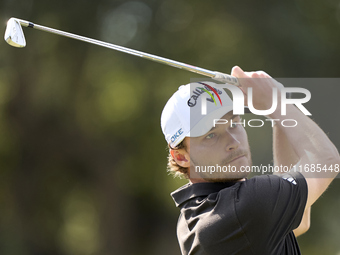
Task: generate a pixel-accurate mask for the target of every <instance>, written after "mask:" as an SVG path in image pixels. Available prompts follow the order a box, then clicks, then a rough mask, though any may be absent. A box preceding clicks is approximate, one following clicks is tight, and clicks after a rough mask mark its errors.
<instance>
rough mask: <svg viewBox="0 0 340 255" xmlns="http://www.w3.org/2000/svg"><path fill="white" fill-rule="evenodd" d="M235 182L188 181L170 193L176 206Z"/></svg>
mask: <svg viewBox="0 0 340 255" xmlns="http://www.w3.org/2000/svg"><path fill="white" fill-rule="evenodd" d="M235 183H237V182H202V183H195V184H191V183H188V184H186V185H184V186H182V187H180V188H179V189H177V190H175V191H174V192H172V193H171V197H172V199H173V200H174V202H175V204H176V206H177V207H179V206H180V205H181V204H183V203H184V202H186V201H188V200H190V199H192V198H194V197H200V196H208V195H209V194H211V193H216V192H219V191H220V190H221V189H224V188H227V187H231V186H233V185H234V184H235Z"/></svg>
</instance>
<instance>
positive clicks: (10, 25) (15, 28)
mask: <svg viewBox="0 0 340 255" xmlns="http://www.w3.org/2000/svg"><path fill="white" fill-rule="evenodd" d="M21 26H24V27H30V28H34V29H38V30H41V31H45V32H49V33H53V34H57V35H61V36H65V37H69V38H72V39H76V40H80V41H83V42H88V43H92V44H95V45H99V46H102V47H106V48H109V49H113V50H117V51H121V52H125V53H128V54H131V55H135V56H138V57H142V58H146V59H149V60H152V61H155V62H158V63H162V64H165V65H169V66H173V67H177V68H180V69H184V70H187V71H190V72H194V73H198V74H201V75H204V76H208V77H210V78H212V79H214V80H217V81H220V82H223V83H228V84H232V85H235V86H239V82H238V79H237V78H236V77H233V76H231V75H228V74H224V73H220V72H215V71H210V70H207V69H203V68H200V67H196V66H192V65H188V64H185V63H181V62H178V61H174V60H171V59H167V58H163V57H159V56H156V55H152V54H149V53H144V52H141V51H137V50H133V49H129V48H125V47H122V46H118V45H115V44H111V43H106V42H103V41H99V40H95V39H91V38H88V37H84V36H80V35H76V34H71V33H68V32H64V31H61V30H57V29H53V28H49V27H45V26H41V25H38V24H34V23H32V22H29V21H26V20H22V19H17V18H10V19H9V20H8V22H7V27H6V32H5V37H4V38H5V41H6V42H7V43H8V44H10V45H12V46H14V47H18V48H22V47H25V46H26V40H25V36H24V32H23V30H22V27H21Z"/></svg>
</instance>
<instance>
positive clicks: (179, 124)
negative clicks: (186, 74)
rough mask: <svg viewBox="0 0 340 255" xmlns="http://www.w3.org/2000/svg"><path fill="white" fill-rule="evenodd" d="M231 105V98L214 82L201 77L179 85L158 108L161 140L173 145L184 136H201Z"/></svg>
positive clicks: (230, 108) (229, 109) (231, 107)
mask: <svg viewBox="0 0 340 255" xmlns="http://www.w3.org/2000/svg"><path fill="white" fill-rule="evenodd" d="M202 99H203V100H206V101H202ZM232 109H233V101H232V100H231V98H230V97H229V95H228V94H227V93H226V92H225V90H224V89H223V88H221V87H219V85H218V84H216V83H213V82H206V81H204V82H195V83H190V84H187V85H182V86H180V87H179V88H178V90H177V91H176V92H175V93H174V94H173V95H172V97H171V98H170V99H169V100H168V102H167V103H166V105H165V107H164V109H163V112H162V116H161V127H162V131H163V134H164V136H165V140H166V141H167V142H168V144H169V145H170V146H171V147H172V148H174V147H176V146H177V145H178V144H179V143H180V142H181V141H183V139H184V138H185V137H198V136H202V135H204V134H206V133H207V132H209V130H210V129H211V128H212V127H213V121H214V119H220V118H221V117H223V116H224V115H225V114H226V113H228V112H230V111H231V110H232Z"/></svg>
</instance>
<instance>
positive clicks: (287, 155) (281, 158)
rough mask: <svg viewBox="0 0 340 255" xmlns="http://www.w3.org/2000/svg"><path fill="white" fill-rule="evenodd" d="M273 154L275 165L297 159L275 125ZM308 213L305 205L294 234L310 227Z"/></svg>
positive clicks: (301, 232)
mask: <svg viewBox="0 0 340 255" xmlns="http://www.w3.org/2000/svg"><path fill="white" fill-rule="evenodd" d="M273 154H274V155H273V156H274V157H273V158H274V165H275V166H280V165H283V166H291V165H295V164H296V163H297V162H298V161H299V158H298V156H297V155H296V153H295V151H294V149H293V147H292V145H291V144H290V143H289V141H288V139H287V137H286V135H285V134H284V132H282V130H281V129H280V128H278V127H277V125H275V126H274V127H273ZM310 213H311V207H308V208H307V207H306V209H305V212H304V214H303V217H302V220H301V223H300V225H299V227H297V228H296V229H294V231H293V232H294V234H295V236H299V235H302V234H304V233H305V232H307V231H308V229H309V228H310Z"/></svg>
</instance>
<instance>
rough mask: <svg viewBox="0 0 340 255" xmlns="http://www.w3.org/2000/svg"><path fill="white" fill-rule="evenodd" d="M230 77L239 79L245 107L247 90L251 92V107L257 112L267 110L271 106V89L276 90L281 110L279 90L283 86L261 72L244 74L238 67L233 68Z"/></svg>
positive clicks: (278, 107)
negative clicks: (249, 89) (250, 89)
mask: <svg viewBox="0 0 340 255" xmlns="http://www.w3.org/2000/svg"><path fill="white" fill-rule="evenodd" d="M231 75H232V76H235V77H237V78H238V79H239V82H240V84H241V86H240V89H241V90H242V91H243V93H244V95H245V97H244V98H245V102H244V103H245V105H248V88H252V90H253V96H252V98H253V106H254V108H255V109H257V110H268V109H270V108H271V106H272V100H273V88H277V96H278V105H277V110H279V109H280V108H281V90H280V89H281V88H283V85H282V84H281V83H279V82H277V81H276V80H275V79H273V78H272V77H271V76H269V75H268V74H267V73H265V72H263V71H256V72H244V71H243V70H242V69H241V68H240V67H238V66H234V67H233V69H232V70H231Z"/></svg>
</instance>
